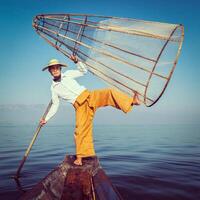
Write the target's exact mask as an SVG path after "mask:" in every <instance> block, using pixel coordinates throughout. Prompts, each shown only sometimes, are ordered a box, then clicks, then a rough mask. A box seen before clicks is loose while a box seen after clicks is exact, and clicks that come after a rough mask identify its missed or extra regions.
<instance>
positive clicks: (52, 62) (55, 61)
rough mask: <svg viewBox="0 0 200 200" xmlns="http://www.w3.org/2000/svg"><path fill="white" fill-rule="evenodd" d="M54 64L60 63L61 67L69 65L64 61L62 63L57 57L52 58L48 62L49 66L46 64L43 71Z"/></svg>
mask: <svg viewBox="0 0 200 200" xmlns="http://www.w3.org/2000/svg"><path fill="white" fill-rule="evenodd" d="M53 65H59V66H60V67H61V66H62V67H67V65H65V64H63V63H60V62H59V61H58V60H57V59H51V60H50V61H49V63H48V65H47V66H45V67H44V68H43V69H42V71H44V70H46V69H48V68H49V67H51V66H53Z"/></svg>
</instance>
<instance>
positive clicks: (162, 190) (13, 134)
mask: <svg viewBox="0 0 200 200" xmlns="http://www.w3.org/2000/svg"><path fill="white" fill-rule="evenodd" d="M35 128H36V127H35V126H6V125H5V126H3V125H1V126H0V199H1V200H10V199H17V198H18V197H19V195H20V191H19V190H18V189H17V186H16V184H15V182H14V180H13V179H11V178H10V177H11V176H12V175H13V174H15V172H16V169H17V167H18V165H19V162H20V160H21V159H22V156H23V155H24V153H25V150H26V148H27V146H28V144H29V142H30V140H31V138H32V136H33V133H34V131H35ZM73 128H74V127H73V126H68V127H66V126H46V127H44V128H42V130H41V132H40V135H39V137H38V138H37V140H36V143H35V144H34V146H33V149H32V150H31V153H30V155H29V157H28V159H27V161H26V163H25V165H24V168H23V170H22V178H21V184H22V186H23V188H24V189H25V190H26V189H28V188H30V187H32V185H34V184H35V183H37V182H38V181H39V180H41V179H42V178H43V177H44V176H46V175H47V174H48V173H49V172H50V171H51V170H52V169H53V168H54V167H55V166H57V165H58V164H59V163H60V162H61V161H62V160H63V159H64V157H65V155H66V154H74V143H73ZM94 138H95V147H96V152H97V155H98V157H99V159H100V162H101V165H102V167H103V168H104V170H105V171H106V173H107V175H108V176H109V177H110V179H111V181H112V183H113V184H114V185H115V186H116V187H117V189H118V190H119V192H120V193H121V195H122V197H124V199H125V200H126V199H127V200H199V199H200V125H137V126H136V125H134V126H127V125H123V126H111V125H110V126H109V125H106V126H100V125H98V126H94Z"/></svg>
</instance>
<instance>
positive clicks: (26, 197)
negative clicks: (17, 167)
mask: <svg viewBox="0 0 200 200" xmlns="http://www.w3.org/2000/svg"><path fill="white" fill-rule="evenodd" d="M74 160H75V156H66V158H65V159H64V161H63V162H62V163H61V164H59V165H58V166H57V167H56V168H55V169H54V170H53V171H52V172H50V173H49V174H48V175H47V176H46V177H45V178H44V179H43V180H42V181H40V182H39V183H37V184H36V185H35V186H34V187H33V188H32V189H31V190H29V191H27V192H26V193H25V194H23V196H21V197H20V199H21V200H33V199H34V200H35V199H37V200H58V199H59V200H120V199H122V197H121V196H120V194H119V192H118V191H117V190H116V188H115V187H114V186H113V185H112V183H111V181H110V180H109V178H108V177H107V176H106V174H105V172H104V170H103V169H102V167H101V165H100V163H99V160H98V158H97V157H96V156H95V157H89V158H84V159H83V165H82V166H76V165H74V164H73V162H74Z"/></svg>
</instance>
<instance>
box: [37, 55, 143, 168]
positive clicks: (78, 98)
mask: <svg viewBox="0 0 200 200" xmlns="http://www.w3.org/2000/svg"><path fill="white" fill-rule="evenodd" d="M70 59H71V60H72V61H73V62H74V63H75V64H76V65H77V68H78V70H67V71H66V72H65V73H61V67H67V65H65V64H63V63H60V62H59V61H58V60H56V59H52V60H50V61H49V63H48V65H47V66H45V67H44V68H43V69H42V70H43V71H44V70H46V69H48V70H49V72H50V74H51V75H52V77H53V81H52V85H51V93H52V106H51V108H50V110H49V112H48V114H47V115H46V117H45V118H43V119H41V120H40V125H42V126H43V125H44V124H46V123H47V121H48V120H49V119H50V118H51V117H53V116H54V114H55V113H56V112H57V110H58V106H59V99H60V98H62V99H64V100H66V101H67V102H69V103H71V104H72V105H73V106H74V108H75V112H76V127H75V132H74V139H75V146H76V160H75V161H74V164H75V165H82V158H85V157H92V156H95V150H94V144H93V134H92V127H93V123H92V121H93V118H94V114H95V111H96V110H97V108H99V107H104V106H113V107H115V108H117V109H120V110H122V111H123V112H124V113H127V112H129V111H130V110H131V108H132V107H133V105H140V100H139V98H138V95H137V93H134V95H133V97H129V96H127V95H125V94H123V93H121V92H119V91H117V90H114V89H109V88H107V89H99V90H93V91H89V90H88V89H86V88H85V87H84V86H82V85H80V84H79V83H78V82H77V81H76V80H75V79H76V78H78V77H80V76H83V75H84V74H85V73H87V67H86V65H85V64H84V63H82V62H80V61H78V59H77V57H76V56H73V55H72V56H71V57H70Z"/></svg>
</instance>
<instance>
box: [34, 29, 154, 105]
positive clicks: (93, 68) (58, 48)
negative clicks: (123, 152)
mask: <svg viewBox="0 0 200 200" xmlns="http://www.w3.org/2000/svg"><path fill="white" fill-rule="evenodd" d="M37 32H38V31H37ZM38 34H39V35H40V36H41V37H42V38H43V39H44V40H45V41H47V42H48V43H49V44H50V45H51V46H53V47H54V48H56V49H57V50H59V51H60V52H61V53H63V54H64V55H65V56H67V57H68V58H70V56H71V55H70V54H68V53H67V52H66V51H64V50H63V49H61V48H60V47H58V46H56V45H55V44H54V43H53V42H51V41H50V40H48V39H47V38H46V37H45V35H44V34H42V33H40V32H38ZM45 34H47V33H45ZM47 35H49V34H47ZM49 36H50V37H52V38H53V36H51V35H49ZM60 42H62V41H60ZM62 43H63V42H62ZM63 45H66V44H65V43H63ZM66 46H67V45H66ZM70 48H71V47H70ZM86 65H88V66H89V67H90V68H91V69H90V71H91V72H92V73H94V72H93V70H95V71H98V72H99V73H101V74H103V75H104V76H106V77H107V78H109V79H111V80H113V81H114V82H116V83H118V84H120V85H122V86H123V87H125V88H127V89H128V90H130V91H131V92H132V93H133V92H134V91H135V90H133V89H132V88H130V87H128V86H126V85H124V84H123V83H121V82H119V81H117V80H116V79H114V78H112V77H110V76H108V75H106V74H104V73H103V72H102V71H100V70H98V69H96V68H95V67H93V66H92V65H90V64H88V63H86ZM95 75H96V76H98V77H99V78H101V79H103V80H104V81H105V82H107V83H109V84H110V85H112V86H114V87H116V88H118V89H119V90H122V91H124V92H125V93H127V91H125V90H123V89H122V88H120V87H118V86H116V85H115V84H113V83H112V82H110V81H109V80H108V79H105V78H104V77H102V76H101V75H99V74H95ZM137 93H138V94H139V95H140V96H142V97H143V98H145V97H144V95H143V94H141V93H140V92H138V91H137ZM146 99H147V100H149V101H151V102H152V103H153V102H154V100H152V99H150V98H149V97H146ZM141 101H142V102H143V103H145V102H144V101H143V100H141Z"/></svg>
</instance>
